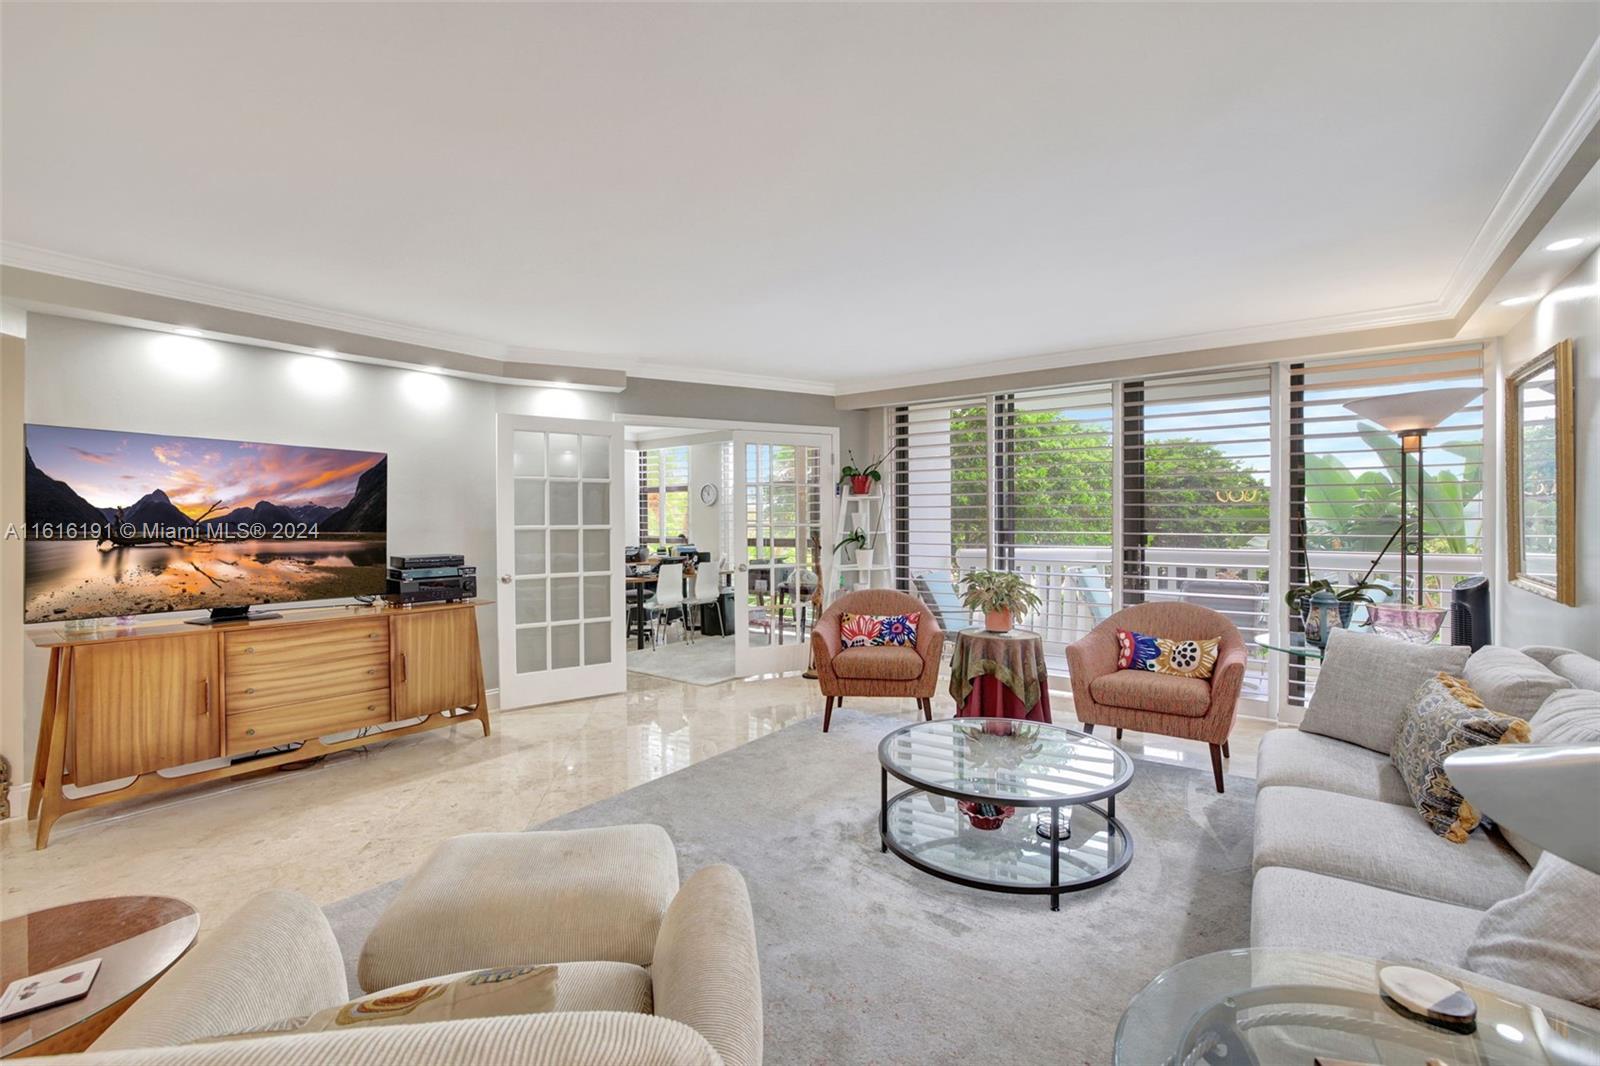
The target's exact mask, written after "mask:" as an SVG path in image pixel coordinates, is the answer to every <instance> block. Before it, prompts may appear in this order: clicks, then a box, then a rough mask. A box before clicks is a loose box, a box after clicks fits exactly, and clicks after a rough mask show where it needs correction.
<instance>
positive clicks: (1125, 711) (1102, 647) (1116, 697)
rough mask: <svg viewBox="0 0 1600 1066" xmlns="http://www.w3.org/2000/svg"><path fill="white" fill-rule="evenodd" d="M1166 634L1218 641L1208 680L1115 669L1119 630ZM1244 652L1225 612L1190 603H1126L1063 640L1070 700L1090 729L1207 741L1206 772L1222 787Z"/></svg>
mask: <svg viewBox="0 0 1600 1066" xmlns="http://www.w3.org/2000/svg"><path fill="white" fill-rule="evenodd" d="M1119 629H1129V630H1133V631H1135V632H1138V633H1143V634H1144V635H1146V636H1150V637H1166V638H1167V639H1169V640H1211V639H1216V640H1217V641H1218V644H1217V662H1216V665H1215V666H1214V667H1213V668H1212V671H1211V679H1210V680H1209V681H1203V680H1200V679H1199V678H1193V677H1176V676H1174V675H1171V674H1156V673H1150V672H1147V671H1144V670H1118V669H1117V630H1119ZM1247 657H1248V653H1247V652H1246V650H1245V646H1244V638H1243V637H1241V636H1240V635H1239V628H1238V627H1237V626H1235V625H1234V624H1233V623H1232V622H1230V621H1228V619H1227V617H1226V616H1225V615H1222V614H1219V613H1218V612H1216V611H1213V610H1211V609H1210V608H1208V607H1200V606H1197V605H1195V604H1192V603H1164V602H1163V603H1141V604H1136V605H1135V606H1133V607H1128V608H1125V609H1123V610H1121V611H1118V612H1117V613H1116V614H1114V615H1112V616H1111V617H1110V618H1107V619H1106V620H1105V621H1104V622H1101V623H1100V624H1099V625H1097V626H1095V627H1094V628H1093V629H1091V630H1090V631H1089V633H1088V635H1087V636H1085V637H1084V638H1083V639H1082V640H1079V641H1076V642H1074V643H1072V644H1069V645H1067V668H1068V669H1069V670H1071V672H1072V702H1073V705H1074V706H1075V708H1076V710H1077V714H1078V721H1080V722H1082V723H1084V726H1085V728H1086V729H1087V730H1088V731H1089V732H1091V733H1092V732H1094V727H1095V726H1097V725H1105V726H1115V727H1116V730H1117V736H1118V737H1121V736H1122V731H1123V730H1124V729H1137V730H1138V731H1140V732H1141V733H1160V734H1161V735H1162V736H1168V737H1181V738H1183V739H1186V740H1200V741H1204V742H1205V743H1206V744H1209V745H1210V746H1211V773H1212V776H1214V777H1215V778H1216V782H1217V791H1218V792H1221V791H1222V790H1223V789H1222V760H1223V759H1224V758H1226V757H1227V755H1228V734H1229V733H1231V732H1232V731H1233V718H1234V714H1235V713H1236V712H1237V710H1238V707H1239V689H1240V687H1241V686H1242V685H1243V684H1244V664H1245V659H1246V658H1247Z"/></svg>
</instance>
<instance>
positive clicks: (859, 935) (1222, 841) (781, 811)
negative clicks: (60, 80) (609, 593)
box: [327, 710, 1255, 1066]
mask: <svg viewBox="0 0 1600 1066" xmlns="http://www.w3.org/2000/svg"><path fill="white" fill-rule="evenodd" d="M901 724H904V722H903V719H902V720H895V719H890V718H882V717H874V716H869V715H863V714H859V713H856V712H854V711H848V710H845V711H839V712H836V713H835V714H834V719H833V729H832V731H831V732H830V733H828V734H826V735H824V734H823V733H822V732H821V729H820V724H819V723H818V722H817V720H815V719H812V720H809V721H806V722H802V723H799V724H797V725H794V726H791V727H790V728H788V729H784V730H782V731H780V732H778V733H774V734H772V735H770V736H767V737H763V738H761V739H759V740H756V741H752V742H751V743H749V744H746V745H744V746H742V747H739V748H735V749H734V750H732V751H729V752H726V753H724V754H722V755H718V756H716V757H714V758H712V759H708V760H707V761H705V762H702V763H697V764H695V765H693V766H690V767H687V768H686V769H683V770H680V771H678V772H677V773H674V774H670V775H668V776H667V777H664V778H661V779H660V780H657V781H652V782H650V783H648V784H645V785H641V786H639V787H638V788H635V789H631V790H630V791H627V792H624V793H621V794H620V795H617V796H613V797H612V798H610V799H607V800H602V801H601V802H599V803H595V804H592V805H591V806H588V807H585V808H583V809H581V810H578V811H574V812H572V813H570V814H566V815H563V816H561V817H559V818H556V819H554V820H553V821H550V822H547V823H545V824H544V825H541V826H539V827H538V828H541V829H575V828H579V827H584V826H598V825H615V824H619V823H627V822H653V823H656V824H658V825H661V826H664V827H665V828H666V830H667V831H668V832H669V833H670V834H671V835H672V838H673V840H674V841H675V842H676V843H677V847H678V857H679V863H680V868H681V872H682V875H683V876H684V877H687V876H688V875H689V874H690V873H691V872H693V871H694V870H696V869H698V868H700V867H701V866H705V865H707V864H710V863H714V862H727V863H731V864H733V865H734V866H737V867H738V868H739V869H740V870H742V871H743V872H744V875H745V878H746V880H747V881H748V882H749V885H750V896H751V899H752V901H753V903H754V907H755V922H756V933H757V936H758V938H759V942H760V952H761V981H762V992H763V997H764V999H765V1002H766V1061H767V1062H768V1063H772V1064H776V1066H782V1064H789V1063H970V1062H981V1063H1007V1064H1016V1066H1022V1064H1032V1063H1040V1064H1045V1063H1049V1064H1052V1066H1060V1064H1071V1063H1105V1062H1109V1061H1110V1059H1111V1048H1112V1038H1113V1035H1114V1033H1115V1031H1116V1026H1117V1019H1118V1018H1119V1017H1120V1016H1121V1014H1122V1010H1123V1008H1124V1007H1125V1006H1126V1005H1127V1003H1128V1000H1129V999H1130V998H1131V997H1132V996H1133V995H1134V994H1135V993H1136V992H1138V991H1139V990H1140V989H1141V988H1143V987H1144V985H1145V984H1146V983H1147V982H1148V981H1149V980H1150V979H1151V978H1153V977H1154V976H1155V975H1156V974H1158V973H1160V972H1161V971H1162V970H1163V969H1165V968H1167V967H1168V966H1170V965H1172V964H1173V963H1175V962H1177V961H1178V960H1180V959H1185V958H1189V957H1191V956H1194V955H1200V954H1204V953H1205V952H1208V951H1218V950H1221V949H1223V948H1230V947H1243V946H1246V945H1248V943H1249V939H1250V852H1251V830H1252V825H1253V821H1254V807H1255V787H1254V782H1253V781H1251V780H1250V779H1248V778H1238V777H1229V778H1228V781H1227V784H1228V792H1227V794H1226V795H1223V796H1218V795H1217V794H1216V792H1215V791H1214V790H1213V788H1212V785H1211V775H1210V772H1209V771H1197V770H1188V769H1182V768H1179V767H1174V766H1170V765H1165V764H1161V763H1154V762H1146V761H1142V760H1141V761H1140V762H1139V765H1138V770H1137V772H1136V775H1135V777H1134V780H1133V783H1132V785H1131V786H1130V787H1129V788H1128V790H1127V791H1126V792H1124V793H1123V794H1122V796H1121V797H1119V801H1118V804H1117V815H1118V817H1119V818H1121V819H1122V821H1123V823H1124V824H1125V825H1126V826H1127V827H1128V830H1129V832H1130V833H1131V834H1132V836H1133V839H1134V844H1135V852H1134V857H1133V861H1132V863H1131V865H1130V866H1129V867H1128V869H1127V871H1126V872H1125V873H1124V874H1123V875H1122V876H1121V877H1120V878H1118V879H1117V880H1115V881H1111V882H1109V883H1108V884H1105V885H1102V886H1100V887H1097V888H1093V889H1088V890H1086V891H1083V892H1077V893H1072V894H1070V895H1067V896H1063V897H1062V901H1061V910H1060V911H1059V912H1055V913H1052V912H1051V911H1050V908H1049V903H1048V900H1047V898H1046V897H1041V896H1010V895H1000V894H997V893H988V892H980V891H977V890H975V889H968V888H962V887H960V886H957V885H952V884H948V883H946V882H944V881H940V880H938V879H936V878H933V877H930V876H927V875H926V874H923V873H920V872H919V871H917V870H914V869H912V868H911V867H910V866H907V865H906V864H905V863H903V862H901V861H900V860H899V859H898V858H896V857H895V856H894V855H893V854H888V855H885V854H882V853H881V852H880V851H879V850H878V839H877V814H878V763H877V755H876V749H877V743H878V741H879V739H880V738H881V737H882V736H883V735H884V734H885V733H887V732H888V731H890V730H891V729H893V728H895V727H896V726H898V725H901ZM398 888H399V882H398V881H396V882H391V883H389V884H387V885H381V886H379V887H377V888H374V889H371V890H369V891H367V892H364V893H361V894H360V895H357V896H352V897H350V898H349V899H346V900H342V901H340V902H338V903H336V904H333V905H332V906H330V907H329V908H327V913H328V917H329V919H330V920H331V921H332V923H333V926H334V930H335V932H336V933H337V935H338V937H339V942H340V946H341V947H342V948H343V950H344V953H345V959H346V961H347V964H348V966H349V969H350V973H351V987H352V989H355V980H354V970H355V960H356V957H357V955H358V953H359V951H360V946H361V943H362V941H363V940H364V939H365V937H366V935H367V932H368V930H370V929H371V928H372V926H373V924H374V923H375V922H376V920H377V917H378V915H379V914H380V913H381V911H382V910H383V908H384V906H386V905H387V904H388V902H389V900H391V899H392V898H393V897H394V894H395V892H396V891H397V890H398Z"/></svg>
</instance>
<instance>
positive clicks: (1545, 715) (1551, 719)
mask: <svg viewBox="0 0 1600 1066" xmlns="http://www.w3.org/2000/svg"><path fill="white" fill-rule="evenodd" d="M1528 725H1529V731H1528V732H1529V743H1532V744H1600V692H1590V691H1589V690H1588V689H1582V688H1569V689H1564V690H1562V691H1560V692H1557V693H1555V694H1553V695H1552V696H1551V697H1550V698H1549V699H1547V700H1545V701H1544V706H1542V707H1540V708H1539V710H1538V712H1537V713H1536V714H1534V716H1533V719H1532V721H1530V722H1529V723H1528Z"/></svg>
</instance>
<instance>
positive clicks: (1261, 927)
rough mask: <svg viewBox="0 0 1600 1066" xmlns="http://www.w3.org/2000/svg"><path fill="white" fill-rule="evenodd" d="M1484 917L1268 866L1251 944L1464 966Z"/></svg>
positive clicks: (1254, 905) (1255, 900)
mask: <svg viewBox="0 0 1600 1066" xmlns="http://www.w3.org/2000/svg"><path fill="white" fill-rule="evenodd" d="M1483 915H1484V912H1483V911H1481V910H1479V909H1477V908H1476V907H1463V906H1461V905H1460V904H1456V903H1441V902H1439V901H1438V900H1434V899H1424V898H1422V897H1421V896H1411V895H1406V894H1405V893H1403V892H1392V891H1390V890H1388V889H1385V888H1376V887H1374V886H1372V885H1366V884H1362V883H1361V882H1359V881H1347V880H1345V879H1343V878H1340V877H1329V876H1328V875H1327V874H1319V873H1312V872H1310V871H1308V870H1295V869H1291V868H1289V867H1285V866H1269V867H1267V868H1266V869H1264V870H1262V871H1261V872H1260V873H1258V874H1256V877H1255V882H1254V885H1253V887H1252V888H1251V891H1250V946H1251V947H1255V948H1288V949H1294V950H1298V951H1323V952H1332V953H1334V954H1343V955H1358V956H1361V957H1363V958H1373V959H1394V960H1396V961H1407V960H1415V961H1420V962H1425V963H1432V964H1434V965H1441V966H1460V965H1462V964H1463V963H1464V962H1465V960H1466V957H1467V947H1468V945H1470V944H1471V943H1472V938H1473V937H1474V936H1476V935H1477V932H1478V923H1479V922H1481V921H1482V920H1483Z"/></svg>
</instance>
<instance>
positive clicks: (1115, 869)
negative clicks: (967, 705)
mask: <svg viewBox="0 0 1600 1066" xmlns="http://www.w3.org/2000/svg"><path fill="white" fill-rule="evenodd" d="M969 720H970V721H972V722H982V721H1012V719H983V718H973V719H969ZM920 725H925V723H923V722H913V723H912V724H911V725H907V726H901V727H900V728H899V729H896V730H894V731H893V732H891V733H890V734H889V735H888V736H886V737H884V738H883V740H881V741H879V743H878V771H879V778H880V799H879V805H878V843H879V847H880V850H881V851H882V852H883V853H888V852H890V851H893V852H894V853H895V854H896V855H897V856H899V857H900V859H901V860H902V861H904V862H905V863H907V864H908V865H911V866H914V867H916V868H917V869H918V870H921V871H922V872H923V873H926V874H931V875H933V876H934V877H937V878H939V879H940V880H942V881H949V882H951V883H952V884H957V885H962V886H964V887H966V888H976V889H981V890H983V891H986V892H1010V893H1014V894H1018V895H1036V896H1042V895H1049V897H1050V909H1051V910H1053V911H1059V910H1060V909H1061V894H1062V893H1063V892H1081V891H1083V890H1084V889H1086V888H1094V887H1095V886H1096V885H1103V884H1105V883H1106V882H1107V881H1110V880H1113V879H1114V878H1117V877H1120V876H1121V875H1122V872H1123V871H1124V870H1126V869H1127V868H1128V863H1130V862H1132V861H1133V837H1132V836H1131V835H1130V834H1129V833H1128V830H1127V827H1126V826H1124V825H1123V824H1122V823H1121V822H1119V821H1118V820H1117V793H1119V792H1121V791H1122V790H1123V789H1125V788H1127V787H1128V785H1129V784H1130V783H1131V782H1132V780H1133V776H1132V775H1131V774H1130V775H1129V776H1128V779H1127V780H1125V781H1122V782H1121V783H1120V784H1117V785H1114V786H1112V787H1108V788H1104V789H1101V790H1100V791H1098V792H1089V793H1085V794H1084V795H1082V796H1073V797H1072V798H1070V799H1065V798H1063V799H1050V800H1044V799H1040V800H1023V799H1006V800H1004V801H1003V802H1002V801H999V800H998V799H997V798H996V797H994V796H978V795H973V794H972V793H970V792H959V791H957V790H955V789H948V788H938V787H935V786H933V785H928V784H925V783H923V782H920V781H913V780H912V779H911V778H909V777H907V776H905V775H904V774H901V773H899V772H898V771H895V770H891V769H890V768H889V764H888V763H886V762H885V761H884V759H883V751H884V748H885V747H887V746H888V744H889V741H890V740H892V739H894V737H896V736H897V735H899V734H900V733H903V732H905V731H907V730H910V729H915V728H916V727H918V726H920ZM1058 728H1062V729H1065V727H1064V726H1061V727H1058ZM1067 731H1068V732H1076V730H1067ZM1085 736H1086V737H1087V734H1085ZM1099 743H1104V741H1100V742H1099ZM891 776H892V777H894V779H895V780H896V781H900V782H902V783H904V784H906V785H909V786H910V787H909V788H907V789H906V790H905V791H904V792H900V793H898V794H896V795H895V797H894V798H893V799H890V797H889V778H890V777H891ZM918 792H926V793H929V794H931V795H935V796H944V797H945V798H947V799H953V800H956V801H958V802H959V801H963V800H964V801H966V802H968V803H998V804H999V805H1000V806H1005V807H1029V808H1033V809H1038V808H1041V807H1048V808H1050V883H1049V884H1048V885H1002V884H996V883H995V882H993V881H980V880H978V879H976V878H971V877H963V876H961V875H960V874H957V873H951V872H950V871H949V870H944V869H941V868H939V867H937V866H934V865H933V864H931V863H927V862H924V861H922V860H921V859H919V858H917V857H916V856H915V855H912V854H911V853H910V852H909V851H908V850H906V849H903V848H901V847H900V846H899V845H898V844H895V843H894V842H892V841H891V839H890V837H889V808H890V807H892V806H893V805H894V804H896V803H898V802H900V801H901V800H902V799H905V798H906V797H908V796H911V795H914V794H916V793H918ZM1102 799H1103V800H1105V801H1106V806H1105V807H1104V808H1101V807H1097V806H1095V801H1096V800H1102ZM1062 807H1088V808H1089V809H1090V810H1092V811H1094V812H1095V813H1096V814H1098V815H1100V816H1101V817H1102V818H1104V819H1105V820H1106V830H1107V832H1108V833H1109V834H1111V835H1112V836H1119V835H1120V836H1121V837H1122V840H1123V842H1124V845H1125V846H1124V848H1123V851H1122V858H1121V860H1120V861H1119V862H1117V864H1116V865H1114V866H1111V867H1108V868H1107V869H1106V870H1105V872H1104V873H1100V874H1096V875H1095V876H1093V877H1090V878H1086V879H1084V880H1081V881H1074V882H1072V883H1071V884H1066V885H1063V884H1062V883H1061V808H1062Z"/></svg>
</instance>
